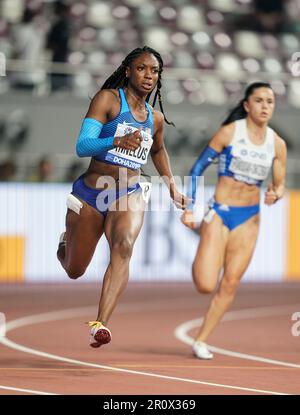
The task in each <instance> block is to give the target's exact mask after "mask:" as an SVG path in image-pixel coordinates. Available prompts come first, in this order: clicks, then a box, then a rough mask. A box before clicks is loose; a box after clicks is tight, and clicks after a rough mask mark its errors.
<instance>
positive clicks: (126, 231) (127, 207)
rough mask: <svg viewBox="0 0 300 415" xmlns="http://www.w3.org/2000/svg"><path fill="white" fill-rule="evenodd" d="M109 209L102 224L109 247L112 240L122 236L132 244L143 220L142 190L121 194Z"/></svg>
mask: <svg viewBox="0 0 300 415" xmlns="http://www.w3.org/2000/svg"><path fill="white" fill-rule="evenodd" d="M110 209H111V210H109V212H108V213H107V218H106V221H105V225H104V232H105V236H106V238H107V240H108V243H109V245H110V248H111V247H112V244H113V242H114V241H117V240H120V239H124V238H126V239H127V240H128V242H129V243H131V244H133V243H134V242H135V240H136V238H137V237H138V235H139V233H140V230H141V227H142V225H143V221H144V211H145V202H144V200H143V197H142V192H140V191H137V192H134V193H132V194H130V195H126V196H123V197H122V198H120V199H119V200H118V201H117V202H116V203H115V204H114V206H112V207H111V208H110Z"/></svg>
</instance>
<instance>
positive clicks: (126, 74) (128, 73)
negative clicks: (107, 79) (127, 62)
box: [125, 66, 130, 78]
mask: <svg viewBox="0 0 300 415" xmlns="http://www.w3.org/2000/svg"><path fill="white" fill-rule="evenodd" d="M125 76H126V78H129V77H130V68H129V66H127V67H126V70H125Z"/></svg>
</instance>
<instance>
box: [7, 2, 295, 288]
mask: <svg viewBox="0 0 300 415" xmlns="http://www.w3.org/2000/svg"><path fill="white" fill-rule="evenodd" d="M0 13H1V18H0V52H1V59H0V61H1V68H0V69H1V75H2V76H0V101H1V106H0V180H1V183H0V201H1V204H0V218H1V222H0V282H1V283H4V284H5V283H13V282H24V281H25V282H48V283H49V282H50V283H51V282H53V283H57V282H60V283H68V284H74V282H73V281H69V280H68V279H67V277H66V275H65V274H64V272H63V270H62V269H61V267H60V266H59V264H58V262H57V260H56V256H55V252H56V247H57V240H58V236H59V234H60V233H61V232H62V230H63V229H64V217H65V199H66V196H67V194H68V192H69V191H70V183H71V181H72V180H73V179H74V178H76V177H77V176H78V175H79V174H80V173H82V172H83V171H84V168H85V167H86V165H87V163H88V160H87V159H86V160H85V159H78V158H77V157H76V156H75V151H74V148H75V142H76V138H77V134H78V131H79V128H80V125H81V121H82V118H83V116H84V114H85V112H86V110H87V107H88V104H89V100H90V97H92V96H93V95H94V93H95V92H96V91H97V90H98V89H99V87H100V86H101V85H102V83H103V81H104V80H105V79H106V78H107V77H108V76H109V75H110V73H111V72H113V71H114V70H115V68H116V67H117V66H118V65H119V64H120V62H121V61H122V59H123V58H124V56H125V55H126V54H127V53H128V52H129V51H130V50H132V49H133V48H135V47H137V46H141V45H144V44H147V45H149V46H151V47H153V48H155V49H157V50H158V51H159V52H160V53H161V54H162V56H163V59H164V62H165V69H164V72H163V99H164V105H165V110H166V114H167V116H168V118H169V119H171V120H173V121H175V123H176V128H173V127H166V138H165V140H166V146H167V149H168V152H169V155H170V158H171V164H172V169H173V172H174V174H175V175H177V176H179V177H181V178H183V177H184V176H187V175H188V172H189V168H190V167H191V165H192V164H193V162H194V161H195V159H196V157H197V154H199V152H200V151H201V149H202V148H203V147H204V146H205V145H206V143H207V142H208V140H209V139H210V137H211V136H212V134H213V133H214V132H215V131H216V130H217V128H218V126H219V125H220V123H221V122H222V120H223V119H224V117H225V115H226V113H227V111H228V110H229V109H230V108H231V107H233V106H234V105H235V104H236V102H237V101H238V100H239V99H240V98H241V96H242V94H243V89H244V87H245V86H246V85H247V84H248V83H250V82H252V81H256V80H264V81H268V82H270V83H271V85H272V87H273V89H274V91H275V92H276V98H277V109H276V113H275V115H274V118H273V120H272V124H271V125H272V127H273V128H274V129H275V130H276V131H278V133H279V134H280V135H281V136H282V137H283V138H284V139H285V140H286V142H287V145H288V163H287V187H288V191H287V193H286V196H285V198H284V200H282V201H280V202H279V203H278V204H277V205H275V206H273V207H271V208H266V207H265V206H263V210H262V223H261V230H260V236H259V241H258V245H257V249H256V252H255V255H254V258H253V261H252V263H251V265H250V267H249V269H248V271H247V274H246V277H245V278H244V279H243V281H246V282H247V281H248V282H267V281H270V282H274V281H287V280H297V279H299V277H300V255H299V247H300V219H299V205H300V193H299V191H298V188H299V179H300V167H299V161H298V160H299V153H300V141H299V109H300V79H299V76H300V64H299V60H300V41H299V38H300V37H299V33H300V2H299V0H290V1H283V0H282V1H279V0H278V1H272V2H270V1H254V0H253V1H252V0H202V1H201V0H199V1H192V0H189V1H180V0H170V1H160V0H157V1H152V2H149V1H146V0H124V1H82V0H81V1H80V0H73V1H66V2H54V1H49V0H48V1H39V0H33V1H25V0H2V1H1V3H0ZM146 172H147V173H148V174H151V175H154V174H155V170H154V169H153V166H152V165H151V162H150V165H149V166H148V167H147V169H146ZM215 180H216V166H211V167H210V168H209V170H208V171H207V173H206V174H205V198H206V199H207V198H208V197H209V195H211V193H212V186H213V185H214V183H215ZM163 198H164V200H166V199H167V195H166V194H165V193H164V195H163ZM158 199H159V187H154V189H153V197H152V202H151V203H152V207H153V210H154V211H148V212H147V214H146V219H145V224H144V227H143V230H142V233H141V235H140V237H139V239H138V242H137V246H136V249H135V251H134V256H133V260H132V265H131V279H132V280H133V281H156V282H158V281H168V280H172V281H185V282H189V281H191V276H190V265H191V262H192V259H193V255H194V252H195V249H196V245H197V242H198V240H197V236H196V235H195V234H194V233H192V232H190V231H188V230H187V229H186V228H184V227H183V225H182V224H181V223H180V221H179V216H180V212H178V211H176V210H174V209H171V210H170V211H169V212H168V211H165V212H160V211H158V209H155V206H157V203H158V202H157V201H158ZM155 210H156V211H155ZM107 260H108V251H107V246H106V241H104V240H103V241H101V242H100V244H99V247H98V248H97V251H96V255H95V258H94V259H93V262H92V264H91V266H90V267H89V270H88V272H87V275H85V277H84V278H82V279H80V280H79V281H82V282H93V281H96V280H99V276H101V275H102V274H103V271H104V269H105V266H106V264H107Z"/></svg>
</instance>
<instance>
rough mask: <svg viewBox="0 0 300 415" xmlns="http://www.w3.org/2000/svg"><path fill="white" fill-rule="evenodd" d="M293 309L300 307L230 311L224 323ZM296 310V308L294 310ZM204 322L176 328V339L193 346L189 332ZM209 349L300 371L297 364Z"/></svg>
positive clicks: (226, 354)
mask: <svg viewBox="0 0 300 415" xmlns="http://www.w3.org/2000/svg"><path fill="white" fill-rule="evenodd" d="M292 307H299V305H288V306H277V307H276V306H272V307H261V308H255V309H254V308H252V309H251V308H248V309H244V310H240V311H239V310H236V311H230V312H228V313H227V314H225V316H224V318H223V320H222V321H236V320H244V319H251V318H261V317H274V316H280V315H284V314H286V313H287V312H291V308H292ZM294 309H295V308H294ZM203 320H204V317H201V318H199V319H196V320H190V321H187V322H185V323H183V324H181V325H180V326H178V327H176V329H175V332H174V335H175V337H176V338H177V339H178V340H180V341H182V342H183V343H185V344H188V345H190V346H191V345H192V344H193V342H194V339H193V338H192V337H190V336H188V334H187V333H188V332H189V331H190V330H192V329H194V328H196V327H199V326H200V325H201V324H202V322H203ZM209 349H210V350H211V351H212V352H215V353H219V354H223V355H225V356H231V357H237V358H239V359H246V360H254V361H256V362H263V363H269V364H273V365H279V366H287V367H293V368H296V369H300V364H296V363H289V362H282V361H280V360H274V359H268V358H264V357H260V356H254V355H250V354H245V353H239V352H234V351H231V350H226V349H221V348H220V347H215V346H210V345H209Z"/></svg>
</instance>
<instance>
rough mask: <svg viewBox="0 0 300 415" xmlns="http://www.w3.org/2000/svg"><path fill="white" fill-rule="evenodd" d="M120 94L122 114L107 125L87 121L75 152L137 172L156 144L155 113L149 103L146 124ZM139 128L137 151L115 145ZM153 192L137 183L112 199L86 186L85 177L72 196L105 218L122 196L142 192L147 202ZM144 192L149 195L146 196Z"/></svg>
mask: <svg viewBox="0 0 300 415" xmlns="http://www.w3.org/2000/svg"><path fill="white" fill-rule="evenodd" d="M118 91H119V96H120V111H119V114H118V115H117V116H116V117H115V118H114V119H113V120H110V121H108V122H107V123H105V124H102V123H100V122H99V121H98V120H95V119H93V118H85V119H84V121H83V124H82V128H81V132H80V136H79V138H78V141H77V147H76V150H77V154H78V155H79V156H80V157H85V156H93V158H94V159H95V160H98V161H102V162H104V163H109V164H113V165H117V166H121V167H126V168H129V169H132V170H137V169H139V168H141V167H142V166H143V165H145V164H146V163H147V159H148V155H149V153H150V149H151V146H152V144H153V138H152V136H153V132H154V122H153V114H152V110H151V107H150V105H149V104H148V103H147V102H146V103H145V105H146V108H147V110H148V115H147V118H146V120H145V121H143V122H140V121H137V120H136V119H135V118H134V116H133V114H132V113H131V111H130V108H129V105H128V102H127V99H126V95H125V92H124V90H123V89H121V88H120V89H119V90H118ZM138 129H140V131H141V132H140V134H141V137H142V141H141V145H140V147H139V148H138V149H136V150H135V151H133V150H126V149H122V148H120V147H114V146H113V140H114V138H115V137H122V136H124V135H126V134H130V133H133V132H134V131H137V130H138ZM150 190H151V184H150V183H147V184H145V183H136V184H134V185H133V186H131V187H129V188H125V189H120V190H119V191H115V190H112V192H111V193H112V194H113V193H114V194H115V197H111V198H110V197H109V192H107V191H104V193H103V190H98V189H93V188H90V187H89V186H87V185H86V184H85V182H84V175H82V176H80V177H79V178H78V179H77V180H76V181H75V182H74V183H73V189H72V195H74V196H78V197H79V198H80V199H81V200H84V201H85V202H86V203H88V204H89V205H91V206H93V207H94V208H95V209H97V210H98V211H99V212H100V213H102V214H103V215H104V217H105V216H106V214H107V211H108V208H109V205H110V204H111V203H112V202H113V201H115V200H117V199H119V198H120V197H121V196H123V195H125V194H130V193H133V192H135V191H142V192H143V193H142V194H143V197H144V200H145V201H148V199H149V196H150ZM145 192H147V195H146V193H145ZM101 193H103V195H104V194H105V197H104V196H103V198H102V195H101ZM105 198H106V199H107V198H108V199H109V200H110V203H108V204H107V203H103V201H104V199H105ZM71 200H72V203H73V202H74V198H71ZM72 203H71V206H72ZM67 204H68V202H67ZM71 208H72V207H71Z"/></svg>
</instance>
